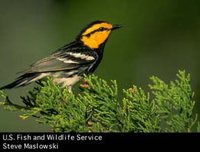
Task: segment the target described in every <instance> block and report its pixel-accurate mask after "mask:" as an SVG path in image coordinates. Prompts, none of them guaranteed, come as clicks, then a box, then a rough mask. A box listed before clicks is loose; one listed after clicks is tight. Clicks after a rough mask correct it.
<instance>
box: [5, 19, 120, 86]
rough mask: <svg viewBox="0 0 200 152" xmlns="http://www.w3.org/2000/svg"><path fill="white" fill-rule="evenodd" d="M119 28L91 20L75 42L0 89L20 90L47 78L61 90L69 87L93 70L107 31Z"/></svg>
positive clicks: (102, 48) (99, 56)
mask: <svg viewBox="0 0 200 152" xmlns="http://www.w3.org/2000/svg"><path fill="white" fill-rule="evenodd" d="M118 28H120V26H119V25H112V24H110V23H108V22H105V21H95V22H92V23H91V24H89V25H88V26H87V27H86V28H84V29H83V30H82V31H81V32H80V34H79V35H78V36H77V37H76V39H75V41H73V42H71V43H69V44H67V45H65V46H63V47H61V48H60V49H58V50H57V51H56V52H54V53H52V54H51V55H50V56H48V57H46V58H43V59H41V60H39V61H37V62H35V63H34V64H32V65H31V66H30V68H29V69H27V70H26V71H24V72H23V74H22V75H21V76H19V77H18V78H17V79H16V80H15V81H14V82H12V83H10V84H8V85H6V86H3V87H2V88H1V89H11V88H14V87H21V86H25V85H27V84H30V83H31V82H34V81H38V80H40V79H42V78H44V77H47V76H51V77H52V78H53V81H54V82H55V83H56V84H59V85H60V86H61V87H68V88H69V89H70V90H71V87H72V86H73V85H74V84H75V83H76V82H78V81H79V80H80V79H81V78H82V77H83V74H89V73H92V72H94V71H95V69H96V68H97V66H98V65H99V63H100V62H101V60H102V57H103V52H104V46H105V43H106V41H107V39H108V37H109V36H110V34H111V32H112V31H113V30H115V29H118Z"/></svg>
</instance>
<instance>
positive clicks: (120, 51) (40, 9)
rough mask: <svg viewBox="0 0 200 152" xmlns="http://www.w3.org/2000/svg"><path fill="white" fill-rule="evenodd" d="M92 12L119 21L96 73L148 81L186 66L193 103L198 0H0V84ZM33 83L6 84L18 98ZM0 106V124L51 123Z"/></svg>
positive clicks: (124, 81) (19, 127)
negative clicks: (20, 116)
mask: <svg viewBox="0 0 200 152" xmlns="http://www.w3.org/2000/svg"><path fill="white" fill-rule="evenodd" d="M94 20H106V21H109V22H111V23H118V24H121V25H123V28H121V29H120V30H118V31H115V32H113V33H112V35H111V37H110V38H109V41H108V42H107V44H106V47H105V54H104V59H103V61H102V63H101V65H100V66H99V67H98V69H97V70H96V72H95V74H96V75H98V76H99V77H101V78H104V79H106V80H110V79H116V80H117V82H118V84H119V87H120V88H128V87H131V86H132V85H133V84H135V85H137V86H141V87H143V88H145V89H147V84H148V83H149V77H150V76H152V75H157V76H158V77H160V78H161V79H163V80H165V81H166V82H169V81H170V80H174V79H175V78H176V77H175V74H176V73H177V71H178V70H179V69H184V70H186V71H187V72H189V73H191V77H192V88H193V90H194V91H195V100H196V101H197V104H196V108H195V109H196V111H199V108H200V106H199V103H198V101H199V98H200V93H199V89H200V71H199V66H200V61H199V56H200V51H199V50H200V1H198V0H123V1H122V0H0V72H1V74H0V86H2V85H5V84H7V83H9V82H11V81H13V80H14V78H16V76H17V75H16V73H17V72H19V71H23V70H25V69H26V68H27V67H28V65H30V64H32V63H33V62H35V61H36V60H38V59H41V58H43V57H45V56H47V55H49V54H50V53H51V52H53V51H55V50H56V49H58V48H59V47H61V46H63V45H64V44H66V43H69V42H70V41H72V40H74V38H75V36H76V35H77V34H78V33H79V31H80V30H81V29H82V28H83V27H85V25H87V24H88V23H90V22H92V21H94ZM33 86H34V84H33V85H30V86H28V87H25V88H19V89H12V90H8V91H6V92H7V93H8V94H9V96H10V98H11V100H13V101H16V102H18V103H20V98H19V96H22V95H26V94H27V91H28V90H29V89H31V88H32V87H33ZM17 114H18V113H17V112H9V111H5V110H3V109H2V108H0V131H37V132H39V131H50V129H49V128H47V127H45V126H42V125H38V124H37V123H36V122H35V121H34V120H33V119H29V120H26V121H23V120H21V119H20V118H19V117H18V115H17Z"/></svg>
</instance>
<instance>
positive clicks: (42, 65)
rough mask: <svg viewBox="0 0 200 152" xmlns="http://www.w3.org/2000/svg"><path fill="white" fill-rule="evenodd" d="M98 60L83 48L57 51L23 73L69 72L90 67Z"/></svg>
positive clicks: (93, 52)
mask: <svg viewBox="0 0 200 152" xmlns="http://www.w3.org/2000/svg"><path fill="white" fill-rule="evenodd" d="M97 58H98V56H97V54H96V52H95V51H91V50H88V49H84V48H80V47H79V48H67V50H63V49H62V50H59V51H57V52H55V53H53V54H52V55H50V56H49V57H46V58H44V59H42V60H39V61H37V62H36V63H34V64H32V65H31V67H30V68H29V69H28V70H27V71H25V73H40V72H56V71H63V70H65V71H68V70H69V71H70V70H74V69H79V68H81V67H88V68H89V67H90V66H91V65H93V64H94V63H95V61H96V59H97Z"/></svg>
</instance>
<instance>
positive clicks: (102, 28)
mask: <svg viewBox="0 0 200 152" xmlns="http://www.w3.org/2000/svg"><path fill="white" fill-rule="evenodd" d="M109 30H110V29H108V28H104V27H100V28H98V29H96V30H94V31H92V32H90V33H88V34H86V35H83V36H87V37H90V36H91V35H92V34H93V33H95V32H101V31H109Z"/></svg>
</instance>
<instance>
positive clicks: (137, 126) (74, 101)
mask: <svg viewBox="0 0 200 152" xmlns="http://www.w3.org/2000/svg"><path fill="white" fill-rule="evenodd" d="M84 79H85V82H86V83H85V84H84V85H81V87H80V92H79V93H77V94H74V93H71V92H69V91H68V89H67V88H64V89H63V88H60V87H59V86H57V85H55V84H54V83H53V81H52V80H51V78H48V79H47V80H46V81H42V82H41V84H40V85H39V86H38V87H36V88H34V89H33V90H32V91H30V92H29V95H28V96H27V97H22V101H23V103H24V106H20V105H16V104H14V103H13V102H11V101H10V100H9V98H8V96H7V95H6V94H5V92H4V91H2V90H1V91H0V97H1V98H2V99H3V101H2V102H0V105H2V106H3V107H4V108H5V109H7V110H11V111H13V110H20V111H21V112H22V114H21V115H20V118H22V119H27V118H29V117H35V118H36V121H37V122H39V123H42V124H45V125H48V126H50V127H51V128H52V129H53V130H54V131H55V132H70V131H75V132H199V131H200V122H197V114H194V112H193V108H194V105H195V101H194V100H193V97H194V92H193V91H192V89H191V85H190V75H189V74H186V72H185V71H179V72H178V74H177V80H175V81H171V82H170V83H169V84H167V83H165V82H164V81H162V80H161V79H159V78H158V77H155V76H153V77H151V78H150V80H151V84H150V85H149V89H150V92H147V93H146V92H145V91H144V90H143V89H142V88H138V87H137V86H133V87H132V88H129V89H127V90H123V91H122V93H123V97H122V99H119V92H118V87H117V83H116V81H110V82H106V81H105V80H103V79H101V78H98V77H97V76H95V75H89V76H85V78H84Z"/></svg>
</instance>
